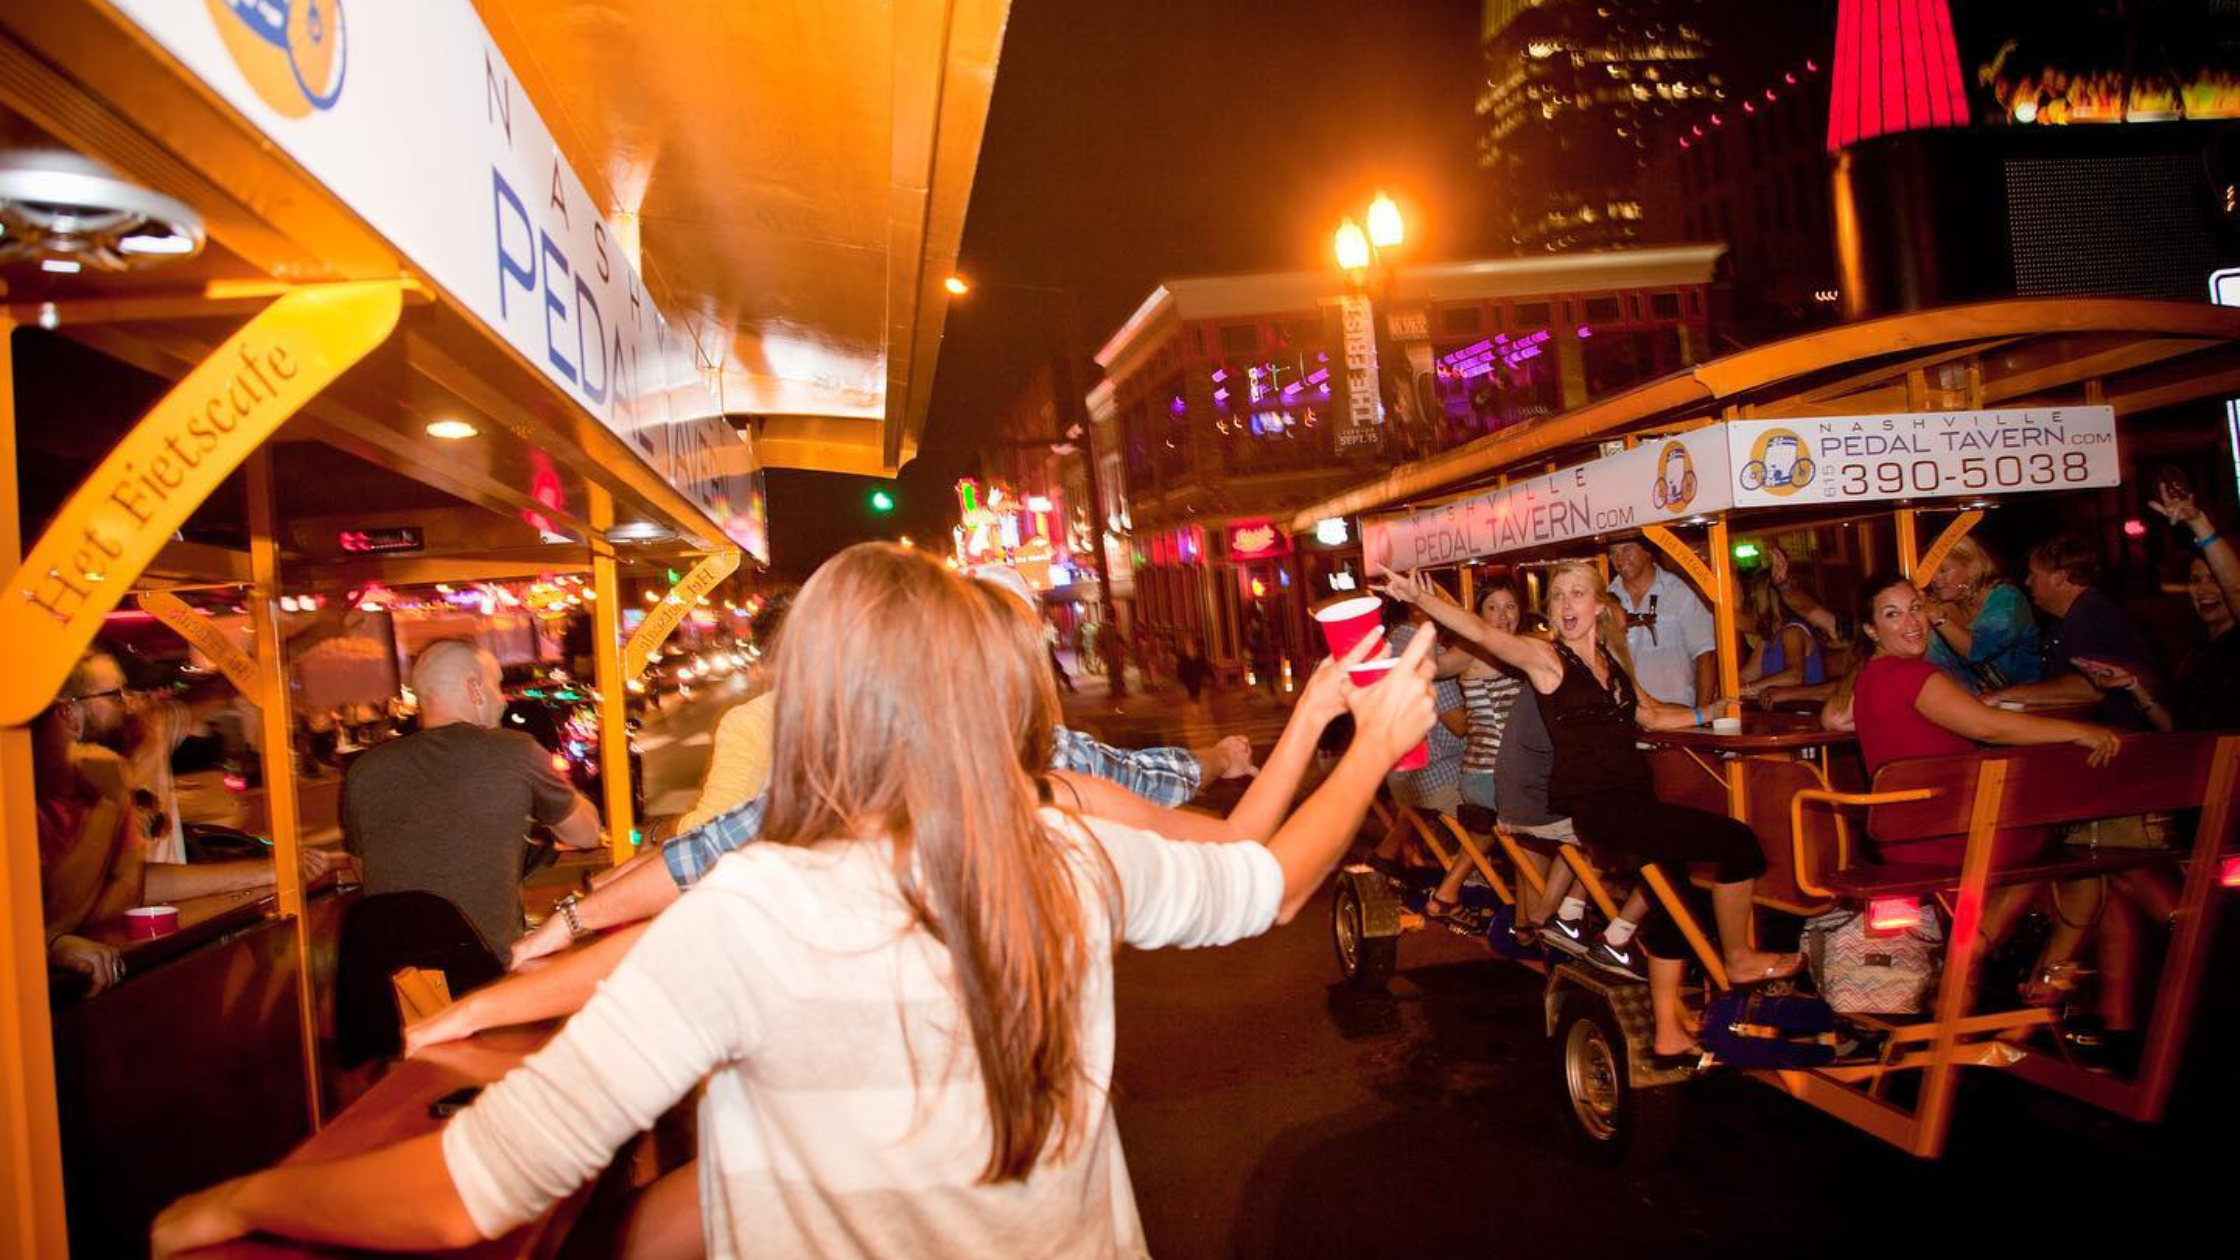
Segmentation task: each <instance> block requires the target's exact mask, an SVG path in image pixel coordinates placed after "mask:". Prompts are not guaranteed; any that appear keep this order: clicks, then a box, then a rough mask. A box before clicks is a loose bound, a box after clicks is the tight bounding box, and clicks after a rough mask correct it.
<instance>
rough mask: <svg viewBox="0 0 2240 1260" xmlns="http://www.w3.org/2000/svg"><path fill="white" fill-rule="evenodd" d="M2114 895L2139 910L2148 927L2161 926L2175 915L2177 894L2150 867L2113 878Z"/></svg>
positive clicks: (2166, 877)
mask: <svg viewBox="0 0 2240 1260" xmlns="http://www.w3.org/2000/svg"><path fill="white" fill-rule="evenodd" d="M2114 887H2115V890H2116V892H2118V893H2119V894H2121V895H2122V897H2123V899H2124V900H2125V901H2128V902H2130V903H2131V904H2132V905H2134V906H2137V907H2138V908H2139V913H2141V914H2143V915H2145V916H2146V917H2147V922H2148V923H2150V924H2165V923H2168V922H2170V917H2171V916H2172V915H2174V914H2176V913H2177V912H2178V890H2177V889H2176V888H2173V887H2171V885H2170V879H2169V876H2168V875H2166V874H2165V873H2164V872H2162V871H2160V870H2157V869H2155V868H2154V867H2151V866H2135V867H2132V868H2131V869H2130V870H2128V871H2125V872H2123V873H2122V874H2120V875H2117V876H2116V877H2115V880H2114Z"/></svg>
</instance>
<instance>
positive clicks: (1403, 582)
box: [1378, 569, 1430, 604]
mask: <svg viewBox="0 0 2240 1260" xmlns="http://www.w3.org/2000/svg"><path fill="white" fill-rule="evenodd" d="M1382 572H1383V573H1384V584H1383V586H1382V587H1380V588H1378V589H1381V590H1382V591H1383V592H1384V593H1385V594H1386V595H1389V596H1391V597H1392V598H1394V599H1397V600H1399V601H1400V602H1401V603H1403V604H1421V603H1422V602H1423V601H1424V600H1425V599H1426V598H1428V597H1429V596H1430V591H1429V590H1427V589H1426V588H1427V587H1429V586H1430V582H1429V580H1427V579H1425V578H1422V577H1419V576H1417V575H1416V574H1413V573H1402V572H1400V571H1398V570H1396V569H1385V570H1382Z"/></svg>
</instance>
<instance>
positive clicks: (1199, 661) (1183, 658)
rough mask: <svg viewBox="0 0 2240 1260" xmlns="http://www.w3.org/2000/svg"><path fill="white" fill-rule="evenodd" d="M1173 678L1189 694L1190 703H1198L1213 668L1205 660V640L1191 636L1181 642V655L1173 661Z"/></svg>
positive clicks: (1197, 635) (1196, 635)
mask: <svg viewBox="0 0 2240 1260" xmlns="http://www.w3.org/2000/svg"><path fill="white" fill-rule="evenodd" d="M1174 673H1175V678H1176V679H1177V680H1179V681H1180V682H1181V683H1182V686H1183V689H1184V690H1185V691H1188V692H1189V693H1190V703H1192V704H1196V703H1198V700H1199V697H1200V696H1201V695H1202V694H1203V693H1204V691H1205V689H1206V682H1207V681H1208V680H1209V679H1211V678H1212V677H1213V666H1212V665H1211V664H1210V663H1209V662H1207V660H1206V640H1205V636H1204V635H1201V634H1193V635H1190V636H1188V637H1186V638H1185V639H1184V640H1183V648H1182V654H1181V655H1180V656H1179V657H1178V658H1177V659H1176V660H1175V665H1174Z"/></svg>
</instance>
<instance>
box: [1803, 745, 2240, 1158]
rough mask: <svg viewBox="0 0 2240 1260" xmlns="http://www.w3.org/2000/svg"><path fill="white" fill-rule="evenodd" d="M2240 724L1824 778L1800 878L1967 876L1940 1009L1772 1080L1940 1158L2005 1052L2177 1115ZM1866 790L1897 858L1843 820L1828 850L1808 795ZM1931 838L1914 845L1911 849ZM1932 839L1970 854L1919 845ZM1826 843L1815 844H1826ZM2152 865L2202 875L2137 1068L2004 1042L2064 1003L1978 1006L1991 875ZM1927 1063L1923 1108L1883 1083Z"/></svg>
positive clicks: (1838, 801)
mask: <svg viewBox="0 0 2240 1260" xmlns="http://www.w3.org/2000/svg"><path fill="white" fill-rule="evenodd" d="M2235 796H2240V733H2234V732H2213V733H2203V734H2193V733H2188V734H2173V735H2134V736H2127V737H2125V738H2124V740H2123V744H2122V748H2121V751H2120V753H2119V755H2118V756H2117V757H2116V759H2115V760H2114V761H2113V762H2112V763H2111V764H2110V765H2108V766H2104V767H2097V768H2096V767H2093V766H2091V765H2089V764H2087V762H2086V759H2085V753H2084V750H2082V749H2080V748H2076V747H2074V746H2070V745H2055V746H2046V747H2039V748H1997V749H1985V750H1982V751H1979V752H1974V753H1969V754H1965V755H1962V756H1957V757H1940V758H1924V759H1920V760H1913V761H1898V762H1892V763H1890V764H1889V765H1886V766H1884V767H1882V770H1881V772H1880V773H1878V774H1877V775H1876V776H1875V779H1874V784H1873V789H1872V790H1871V791H1869V792H1864V793H1853V792H1840V791H1832V790H1826V789H1813V790H1808V791H1803V792H1799V793H1797V794H1796V796H1795V797H1794V798H1793V799H1792V800H1791V802H1790V818H1791V830H1792V844H1793V845H1794V850H1793V852H1794V854H1795V858H1796V862H1795V865H1796V873H1797V877H1798V884H1799V885H1800V887H1804V888H1805V889H1806V891H1808V892H1812V893H1814V894H1816V895H1823V896H1840V897H1841V898H1842V899H1844V900H1847V901H1862V900H1865V899H1866V898H1868V897H1870V896H1882V895H1903V894H1908V893H1912V894H1923V893H1933V894H1945V893H1948V892H1949V893H1950V894H1951V899H1950V909H1951V913H1952V924H1951V926H1950V928H1949V930H1948V931H1947V932H1946V934H1945V941H1946V945H1945V957H1944V974H1945V977H1946V981H1947V982H1946V983H1944V984H1943V985H1941V986H1939V988H1938V991H1937V998H1936V1007H1935V1010H1934V1012H1933V1014H1932V1015H1931V1017H1930V1018H1928V1019H1926V1020H1922V1021H1918V1022H1913V1023H1909V1024H1907V1025H1906V1026H1905V1027H1904V1028H1903V1029H1901V1030H1899V1031H1900V1032H1902V1034H1903V1038H1902V1044H1901V1037H1900V1036H1899V1035H1898V1034H1897V1033H1894V1034H1893V1035H1892V1036H1891V1037H1890V1039H1889V1041H1888V1043H1887V1044H1886V1046H1885V1049H1884V1053H1883V1057H1882V1061H1881V1062H1879V1063H1874V1064H1866V1065H1858V1066H1845V1067H1842V1068H1830V1069H1826V1070H1820V1071H1811V1072H1788V1073H1780V1074H1774V1075H1773V1076H1771V1077H1767V1078H1762V1079H1768V1080H1770V1081H1771V1082H1772V1083H1775V1084H1777V1085H1778V1086H1779V1087H1780V1088H1782V1089H1784V1090H1786V1091H1788V1092H1789V1093H1791V1094H1792V1095H1793V1096H1795V1097H1797V1098H1801V1099H1803V1100H1805V1101H1806V1102H1809V1103H1811V1104H1813V1105H1814V1106H1817V1107H1820V1108H1822V1109H1824V1110H1826V1111H1828V1112H1830V1113H1832V1114H1835V1115H1838V1116H1841V1117H1843V1118H1845V1119H1846V1120H1848V1121H1850V1122H1851V1123H1853V1124H1855V1125H1857V1126H1859V1127H1860V1128H1862V1129H1864V1130H1866V1131H1867V1132H1869V1133H1873V1134H1875V1135H1876V1136H1878V1137H1881V1138H1882V1139H1884V1140H1885V1141H1888V1142H1891V1143H1892V1144H1894V1145H1896V1146H1898V1147H1900V1148H1901V1149H1904V1150H1907V1151H1910V1152H1912V1153H1913V1154H1915V1155H1920V1156H1926V1157H1934V1156H1936V1155H1937V1154H1938V1153H1939V1152H1940V1151H1942V1150H1943V1147H1944V1139H1945V1133H1946V1131H1947V1129H1948V1128H1949V1126H1950V1124H1951V1119H1952V1099H1953V1093H1954V1090H1955V1089H1956V1088H1957V1083H1958V1078H1959V1073H1960V1072H1961V1071H1962V1070H1963V1069H1966V1068H1996V1069H2001V1070H2004V1071H2007V1072H2009V1073H2011V1074H2012V1075H2014V1076H2016V1077H2018V1078H2020V1079H2023V1080H2027V1081H2030V1082H2032V1083H2033V1084H2037V1085H2040V1086H2044V1087H2046V1088H2049V1089H2053V1090H2057V1091H2059V1092H2061V1093H2063V1094H2066V1095H2068V1096H2069V1097H2072V1098H2077V1099H2080V1100H2083V1101H2085V1102H2089V1103H2092V1104H2094V1105H2096V1106H2100V1107H2104V1108H2106V1109H2108V1110H2110V1111H2113V1112H2115V1113H2116V1114H2118V1115H2123V1116H2128V1117H2130V1118H2131V1119H2134V1120H2145V1121H2152V1120H2156V1119H2159V1118H2161V1115H2162V1112H2163V1108H2164V1107H2165V1106H2166V1105H2167V1103H2168V1101H2169V1098H2170V1090H2171V1087H2172V1084H2173V1082H2174V1081H2175V1079H2176V1077H2177V1069H2178V1062H2179V1058H2180V1055H2181V1053H2182V1051H2183V1049H2184V1047H2185V1044H2186V1032H2187V1029H2188V1027H2189V1026H2190V1023H2191V1020H2192V1015H2193V1006H2194V1000H2195V997H2196V995H2197V993H2198V991H2199V989H2200V985H2201V982H2202V978H2203V976H2204V974H2205V972H2206V965H2207V950H2208V945H2209V942H2210V940H2211V939H2213V935H2214V932H2215V928H2216V917H2217V906H2218V900H2217V897H2216V895H2215V886H2216V883H2217V878H2218V868H2219V866H2220V865H2221V860H2222V858H2223V857H2224V856H2226V855H2228V854H2229V853H2230V852H2231V849H2232V845H2233V841H2234V836H2235V833H2236V832H2240V825H2236V824H2240V813H2236V811H2235V800H2234V798H2235ZM1830 806H1835V807H1854V808H1856V807H1864V808H1865V809H1866V811H1867V812H1866V825H1865V831H1866V834H1867V835H1869V836H1872V837H1874V840H1875V843H1876V845H1877V846H1878V847H1879V848H1880V849H1881V850H1882V852H1883V854H1884V856H1885V857H1886V858H1888V859H1889V860H1887V861H1876V862H1865V861H1855V860H1853V859H1854V855H1853V854H1852V853H1850V852H1849V847H1850V846H1849V845H1848V843H1847V842H1845V841H1844V839H1843V833H1841V832H1840V831H1839V833H1838V837H1837V839H1838V843H1837V845H1836V849H1835V853H1834V854H1833V861H1832V862H1831V861H1827V860H1825V859H1826V858H1827V857H1828V854H1826V852H1825V851H1824V850H1823V851H1819V852H1814V851H1813V850H1812V848H1811V847H1810V846H1809V845H1808V840H1809V839H1810V838H1811V837H1810V836H1809V835H1808V833H1807V829H1806V827H1805V822H1806V818H1807V811H1808V810H1810V809H1814V807H1818V808H1817V810H1816V811H1815V812H1818V813H1819V814H1821V815H1823V816H1833V813H1834V811H1833V810H1832V809H1830V808H1828V807H1830ZM2196 809H2198V810H2199V811H2200V815H2199V823H2198V825H2197V826H2196V827H2195V829H2194V830H2193V832H2192V834H2191V835H2190V836H2184V837H2181V838H2178V839H2177V843H2178V844H2179V846H2180V847H2174V848H2169V849H2130V848H2106V847H2103V848H2098V849H2077V848H2060V847H2055V848H2053V849H2051V850H2050V851H2049V850H2048V848H2047V846H2046V841H2047V839H2048V837H2049V835H2050V834H2051V833H2052V832H2053V830H2054V829H2056V828H2060V827H2062V826H2064V825H2065V824H2070V823H2080V822H2088V821H2091V820H2094V819H2101V818H2122V817H2128V816H2132V815H2140V814H2157V813H2164V814H2181V813H2184V812H2186V811H2189V810H2196ZM1909 848H1911V849H1913V850H1914V853H1913V854H1910V855H1909V854H1908V852H1907V850H1908V849H1909ZM1925 848H1933V849H1935V850H1937V851H1938V856H1940V857H1942V856H1943V855H1945V854H1951V853H1957V854H1958V855H1959V857H1958V860H1957V861H1938V862H1925V861H1919V860H1915V861H1908V860H1906V859H1907V858H1908V857H1909V856H1919V855H1921V854H1922V852H1923V850H1924V849H1925ZM1808 859H1810V860H1808ZM2149 865H2168V866H2172V867H2181V868H2182V869H2183V870H2184V873H2185V878H2184V880H2183V883H2182V885H2181V887H2180V889H2179V892H2178V900H2177V907H2176V913H2175V914H2174V915H2172V916H2171V920H2170V926H2169V944H2168V946H2167V948H2166V949H2164V950H2163V957H2162V964H2161V977H2160V979H2159V981H2157V983H2156V985H2155V1001H2154V1007H2153V1010H2152V1013H2151V1015H2150V1016H2149V1018H2148V1023H2147V1029H2146V1037H2145V1042H2144V1045H2143V1047H2142V1049H2141V1052H2140V1060H2139V1068H2138V1072H2137V1074H2136V1076H2134V1077H2133V1078H2132V1079H2130V1080H2128V1081H2127V1080H2122V1079H2118V1078H2111V1077H2107V1076H2102V1075H2097V1074H2094V1073H2092V1072H2088V1071H2086V1070H2084V1069H2083V1068H2082V1067H2079V1066H2077V1065H2076V1064H2074V1063H2071V1062H2069V1061H2067V1060H2066V1059H2064V1058H2063V1057H2062V1056H2060V1055H2058V1054H2053V1053H2049V1052H2045V1051H2041V1050H2039V1049H2037V1048H2036V1047H2034V1046H2031V1045H2028V1044H2026V1043H2017V1042H2013V1041H2001V1040H1999V1038H2000V1035H2001V1034H2003V1033H2005V1034H2011V1033H2023V1034H2025V1035H2027V1033H2028V1030H2029V1029H2030V1028H2032V1027H2033V1026H2035V1025H2039V1024H2044V1023H2048V1022H2051V1021H2052V1020H2053V1019H2055V1018H2057V1017H2056V1016H2054V1015H2052V1014H2050V1013H2048V1012H2046V1011H2042V1010H2024V1011H2000V1012H1991V1013H1978V1012H1976V1011H1975V1010H1974V1000H1975V997H1976V991H1977V986H1976V985H1974V984H1968V983H1953V982H1952V980H1953V979H1954V978H1955V977H1969V976H1973V975H1974V974H1975V973H1974V968H1975V966H1976V960H1977V957H1978V955H1979V954H1980V952H1981V949H1982V941H1981V937H1980V935H1979V932H1978V928H1979V926H1980V924H1981V923H1982V919H1983V912H1984V906H1985V902H1986V899H1987V897H1988V895H1989V893H1990V890H1991V889H1992V888H1994V887H1996V886H1999V885H2013V884H2018V883H2046V882H2054V881H2061V880H2070V879H2078V878H2085V877H2090V876H2093V875H2102V874H2113V873H2116V872H2119V871H2125V870H2132V869H2137V868H2139V867H2142V866H2149ZM1916 1072H1918V1073H1921V1077H1920V1079H1921V1087H1920V1090H1919V1091H1918V1094H1917V1096H1916V1098H1915V1101H1914V1102H1913V1105H1912V1106H1911V1107H1906V1106H1901V1105H1899V1104H1897V1103H1896V1102H1895V1101H1894V1100H1893V1099H1892V1098H1891V1097H1890V1096H1888V1095H1887V1094H1885V1093H1884V1092H1883V1088H1884V1084H1885V1083H1886V1082H1887V1081H1889V1080H1890V1079H1892V1078H1894V1077H1896V1076H1899V1075H1902V1074H1903V1075H1910V1074H1912V1073H1916Z"/></svg>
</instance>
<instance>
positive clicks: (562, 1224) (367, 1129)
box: [193, 1025, 590, 1260]
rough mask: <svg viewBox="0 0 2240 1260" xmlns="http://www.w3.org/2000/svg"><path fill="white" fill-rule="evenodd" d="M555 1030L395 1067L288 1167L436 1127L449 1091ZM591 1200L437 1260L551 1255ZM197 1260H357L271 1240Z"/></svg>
mask: <svg viewBox="0 0 2240 1260" xmlns="http://www.w3.org/2000/svg"><path fill="white" fill-rule="evenodd" d="M554 1027H556V1026H553V1025H547V1026H541V1027H533V1028H505V1029H497V1030H494V1031H491V1032H486V1033H483V1034H481V1035H479V1036H477V1037H474V1038H472V1039H470V1040H468V1041H463V1042H459V1043H457V1044H455V1045H450V1046H440V1047H437V1048H435V1049H433V1050H430V1051H428V1052H426V1053H424V1054H422V1055H420V1056H418V1057H415V1058H410V1059H404V1060H401V1061H399V1062H398V1064H397V1065H396V1067H395V1068H394V1070H392V1071H391V1072H390V1073H389V1074H388V1075H387V1076H385V1077H383V1078H382V1079H381V1082H380V1083H379V1084H377V1085H375V1086H374V1087H373V1088H372V1089H371V1090H368V1091H367V1092H366V1094H365V1095H364V1096H363V1097H361V1098H359V1099H358V1100H357V1101H356V1102H354V1103H351V1104H350V1106H349V1107H348V1108H346V1109H345V1110H344V1111H343V1112H342V1114H341V1115H339V1116H336V1117H335V1118H334V1121H333V1123H331V1124H329V1125H327V1127H326V1128H324V1129H321V1130H320V1131H319V1132H318V1134H317V1135H316V1136H314V1137H313V1138H312V1139H311V1140H310V1141H308V1142H305V1143H303V1144H302V1145H301V1146H299V1147H297V1148H296V1149H295V1152H294V1153H293V1154H291V1155H289V1156H288V1158H287V1160H286V1162H287V1163H290V1164H305V1163H320V1162H324V1161H327V1160H335V1159H343V1158H346V1157H348V1156H351V1155H359V1154H363V1153H364V1152H366V1151H370V1150H375V1149H377V1148H379V1147H383V1146H388V1145H391V1144H394V1143H397V1142H402V1141H404V1140H406V1139H408V1138H415V1137H419V1136H421V1135H422V1134H425V1133H432V1132H434V1131H435V1130H436V1129H438V1128H441V1127H442V1125H443V1121H442V1120H439V1119H437V1118H436V1117H434V1116H433V1115H431V1114H430V1113H429V1110H428V1108H429V1106H430V1105H431V1104H433V1103H434V1102H435V1101H436V1100H437V1099H439V1098H442V1097H443V1096H444V1095H446V1094H448V1093H451V1092H452V1091H453V1090H456V1089H459V1088H461V1087H462V1086H468V1085H487V1084H489V1083H491V1082H492V1081H495V1080H497V1079H498V1078H499V1077H502V1076H504V1075H505V1074H506V1073H507V1072H509V1071H512V1070H513V1068H514V1067H515V1066H516V1065H517V1064H519V1063H520V1062H521V1061H522V1060H523V1059H526V1058H528V1057H529V1056H530V1055H531V1054H533V1053H535V1052H536V1051H537V1050H538V1048H540V1047H542V1046H543V1045H544V1043H545V1042H546V1041H547V1040H548V1039H549V1038H550V1037H551V1036H552V1033H553V1030H554ZM589 1198H590V1190H589V1189H585V1190H582V1191H578V1192H577V1193H575V1194H573V1195H570V1196H568V1197H567V1198H565V1199H563V1200H561V1201H560V1204H559V1206H557V1207H555V1208H554V1209H553V1210H552V1211H550V1212H547V1213H545V1214H544V1216H543V1217H541V1218H540V1219H538V1220H536V1221H534V1222H532V1223H531V1224H528V1225H525V1226H523V1227H522V1228H520V1229H517V1230H515V1231H513V1232H512V1233H510V1234H508V1235H506V1236H505V1237H503V1238H499V1239H494V1240H492V1241H490V1242H486V1243H482V1244H479V1245H477V1246H474V1247H469V1248H466V1249H464V1250H460V1251H445V1252H440V1253H437V1254H441V1255H444V1256H449V1257H458V1258H459V1260H499V1258H500V1257H504V1258H506V1260H530V1258H540V1260H541V1258H542V1257H547V1256H551V1255H553V1254H554V1253H555V1252H556V1251H557V1250H558V1248H559V1245H560V1243H561V1242H562V1241H563V1240H564V1239H565V1238H566V1237H567V1233H568V1229H569V1227H570V1226H572V1225H573V1224H574V1222H575V1220H576V1217H577V1216H578V1214H580V1213H581V1211H582V1210H583V1206H584V1204H585V1202H587V1201H588V1199H589ZM193 1254H194V1257H195V1260H280V1258H281V1257H303V1256H334V1257H345V1256H362V1255H364V1254H366V1253H364V1252H361V1251H355V1250H352V1249H349V1248H341V1247H332V1248H330V1247H318V1246H312V1245H310V1244H307V1243H296V1242H284V1241H281V1240H278V1239H271V1238H261V1237H252V1238H243V1239H236V1240H235V1241H233V1242H230V1243H225V1244H222V1245H220V1246H216V1247H209V1248H205V1249H203V1250H201V1251H197V1252H195V1253H193Z"/></svg>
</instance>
